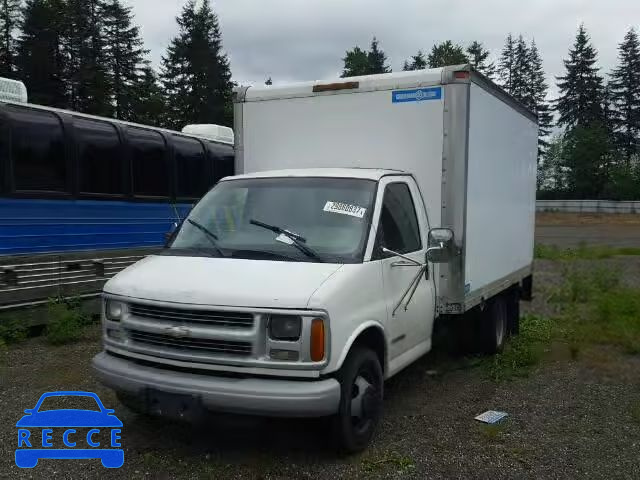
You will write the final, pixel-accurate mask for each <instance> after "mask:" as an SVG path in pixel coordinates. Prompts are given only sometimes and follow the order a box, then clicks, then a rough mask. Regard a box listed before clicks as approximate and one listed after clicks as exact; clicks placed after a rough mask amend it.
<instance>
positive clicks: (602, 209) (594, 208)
mask: <svg viewBox="0 0 640 480" xmlns="http://www.w3.org/2000/svg"><path fill="white" fill-rule="evenodd" d="M536 211H538V212H566V213H637V214H640V202H635V201H634V202H623V201H615V200H537V201H536Z"/></svg>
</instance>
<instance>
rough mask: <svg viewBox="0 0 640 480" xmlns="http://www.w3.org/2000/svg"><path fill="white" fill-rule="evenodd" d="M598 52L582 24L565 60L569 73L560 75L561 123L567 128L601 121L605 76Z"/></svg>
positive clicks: (559, 101)
mask: <svg viewBox="0 0 640 480" xmlns="http://www.w3.org/2000/svg"><path fill="white" fill-rule="evenodd" d="M596 62H597V52H596V49H595V48H594V47H593V46H592V45H591V42H590V39H589V35H588V34H587V32H586V30H585V28H584V25H580V28H579V29H578V33H577V35H576V40H575V43H574V45H573V48H571V49H570V50H569V59H568V60H564V65H565V68H566V74H565V75H564V76H562V77H558V89H559V90H560V97H559V98H558V101H557V104H556V108H557V110H558V114H559V119H558V123H559V124H560V125H561V126H565V127H569V128H571V127H575V126H582V127H588V126H589V125H591V124H593V123H594V122H601V121H602V105H601V100H602V88H603V87H602V77H600V75H599V74H598V67H597V66H596Z"/></svg>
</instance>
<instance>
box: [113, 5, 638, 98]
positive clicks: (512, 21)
mask: <svg viewBox="0 0 640 480" xmlns="http://www.w3.org/2000/svg"><path fill="white" fill-rule="evenodd" d="M125 1H128V3H129V4H130V5H132V6H133V7H134V12H135V14H136V21H137V23H138V24H139V25H140V26H141V27H142V31H143V36H144V39H145V43H146V46H147V48H148V49H150V50H151V57H152V60H153V62H154V63H155V64H156V65H157V64H158V63H159V61H160V58H161V56H162V55H163V54H164V51H165V48H166V46H167V45H168V43H169V41H170V39H171V38H172V36H173V35H175V33H176V31H177V26H176V22H175V17H176V15H178V14H179V12H180V10H181V8H182V6H183V5H184V4H185V3H186V0H125ZM199 1H202V0H199ZM212 4H213V8H214V10H215V12H216V13H217V14H218V16H219V19H220V25H221V28H222V34H223V42H224V48H225V50H226V52H227V53H228V55H229V57H230V60H231V68H232V72H233V77H234V79H235V80H236V81H237V82H239V83H250V82H264V81H265V79H266V78H268V77H269V76H271V77H273V81H274V83H276V84H277V83H281V82H291V81H296V80H316V79H327V78H332V77H335V76H337V75H339V73H340V72H341V69H342V61H341V58H342V57H343V56H344V52H345V50H347V49H349V48H351V47H353V46H354V45H360V46H361V47H367V46H368V44H369V42H370V41H371V37H372V36H373V35H376V36H377V37H378V39H379V40H380V44H381V46H382V48H383V50H384V51H385V52H386V54H387V55H388V57H389V60H390V65H391V67H392V68H393V69H394V70H399V69H401V67H402V63H403V62H404V60H405V59H406V58H408V57H409V56H410V55H412V54H414V53H415V52H416V51H417V50H418V49H423V50H425V51H428V50H429V49H430V48H431V46H432V45H433V44H434V43H436V42H441V41H444V40H447V39H451V40H453V41H455V42H458V43H461V44H463V45H465V46H466V45H467V44H469V43H470V42H471V41H472V40H479V41H481V42H483V43H484V44H485V46H486V47H487V48H488V49H490V50H491V52H492V54H493V55H494V57H497V56H498V55H499V52H500V49H501V48H502V45H503V43H504V38H505V37H506V35H507V34H508V33H509V32H512V33H513V34H514V35H518V34H522V35H524V36H525V38H527V39H528V40H531V39H532V38H535V40H536V42H537V44H538V47H539V49H540V51H541V53H542V56H543V59H544V65H545V69H546V72H547V75H548V77H549V81H550V83H552V85H551V87H552V91H551V94H552V95H553V94H554V93H555V81H554V76H556V75H560V74H562V73H563V64H562V59H563V58H565V57H566V56H567V51H568V48H569V47H570V46H571V45H572V43H573V40H574V37H575V33H576V29H577V27H578V25H579V24H580V23H581V22H584V23H585V25H586V27H587V30H588V32H589V33H590V35H591V38H592V41H593V43H594V45H595V47H596V48H597V49H598V52H599V58H600V67H601V68H602V71H603V72H609V71H610V70H611V68H612V67H613V66H614V65H615V63H616V61H617V46H618V44H619V43H620V42H621V41H622V39H623V36H624V34H625V32H626V30H627V29H628V28H629V27H631V26H635V28H636V29H638V27H639V26H640V1H638V0H604V1H603V0H480V1H473V0H446V1H445V0H386V1H385V0H212Z"/></svg>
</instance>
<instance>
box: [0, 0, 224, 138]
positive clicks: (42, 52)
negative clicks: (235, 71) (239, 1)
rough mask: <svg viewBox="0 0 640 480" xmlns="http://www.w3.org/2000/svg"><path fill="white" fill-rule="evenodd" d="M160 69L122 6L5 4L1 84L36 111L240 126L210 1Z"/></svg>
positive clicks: (38, 0) (114, 0)
mask: <svg viewBox="0 0 640 480" xmlns="http://www.w3.org/2000/svg"><path fill="white" fill-rule="evenodd" d="M176 21H177V23H178V34H177V35H176V36H175V37H174V38H173V39H172V40H171V42H170V44H169V45H168V47H167V50H166V53H165V55H164V56H163V57H162V62H161V65H160V69H159V72H156V71H155V70H154V68H153V67H152V66H151V63H150V61H149V58H148V54H149V51H148V50H147V49H145V48H144V43H143V40H142V37H141V34H140V27H139V26H137V25H136V24H135V22H134V17H133V12H132V8H131V7H128V6H126V5H125V4H124V3H123V2H122V0H26V1H25V2H23V1H22V0H0V76H3V77H9V78H17V79H20V80H22V81H23V82H24V83H25V84H26V86H27V90H28V92H29V99H30V101H31V102H32V103H36V104H41V105H47V106H53V107H58V108H65V109H71V110H75V111H79V112H83V113H90V114H94V115H100V116H108V117H114V118H118V119H121V120H127V121H133V122H139V123H144V124H148V125H155V126H163V127H168V128H176V129H178V128H182V127H183V126H184V125H186V124H188V123H218V124H223V125H231V123H232V120H233V119H232V109H231V94H232V83H231V69H230V66H229V61H228V58H227V56H226V54H225V53H224V52H223V50H222V35H221V32H220V27H219V23H218V18H217V16H216V14H215V13H214V12H213V10H212V9H211V5H210V3H209V0H205V1H203V2H198V4H197V3H196V1H195V0H189V1H188V2H187V4H186V5H185V6H184V8H183V9H182V12H181V14H180V16H179V17H178V18H177V19H176Z"/></svg>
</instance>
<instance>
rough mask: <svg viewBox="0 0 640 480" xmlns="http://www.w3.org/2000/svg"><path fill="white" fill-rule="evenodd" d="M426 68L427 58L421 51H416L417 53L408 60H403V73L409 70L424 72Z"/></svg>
mask: <svg viewBox="0 0 640 480" xmlns="http://www.w3.org/2000/svg"><path fill="white" fill-rule="evenodd" d="M425 68H427V58H426V57H425V55H424V52H423V51H422V50H418V53H417V54H415V55H413V56H412V57H411V59H410V60H405V62H404V65H403V67H402V70H404V71H405V72H407V71H409V70H424V69H425Z"/></svg>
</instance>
